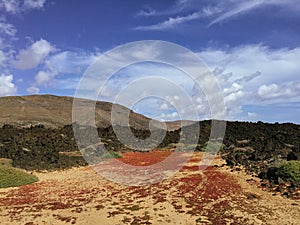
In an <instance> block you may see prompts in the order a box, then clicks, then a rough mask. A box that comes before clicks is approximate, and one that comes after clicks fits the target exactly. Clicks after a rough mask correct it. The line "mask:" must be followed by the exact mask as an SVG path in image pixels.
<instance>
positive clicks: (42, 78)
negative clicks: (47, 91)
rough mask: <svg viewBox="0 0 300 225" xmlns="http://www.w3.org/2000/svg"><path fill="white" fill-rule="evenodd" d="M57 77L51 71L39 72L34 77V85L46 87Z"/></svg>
mask: <svg viewBox="0 0 300 225" xmlns="http://www.w3.org/2000/svg"><path fill="white" fill-rule="evenodd" d="M55 75H57V73H56V72H53V71H39V72H38V73H37V75H36V76H35V81H36V85H46V84H48V83H49V82H50V81H52V79H53V78H54V77H55Z"/></svg>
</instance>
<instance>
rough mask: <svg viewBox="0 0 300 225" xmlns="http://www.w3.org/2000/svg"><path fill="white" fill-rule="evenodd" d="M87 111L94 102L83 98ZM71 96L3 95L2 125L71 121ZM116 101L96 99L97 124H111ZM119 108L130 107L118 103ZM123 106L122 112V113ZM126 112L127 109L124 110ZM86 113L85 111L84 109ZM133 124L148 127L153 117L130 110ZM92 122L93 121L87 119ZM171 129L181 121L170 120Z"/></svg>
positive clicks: (54, 125) (0, 102)
mask: <svg viewBox="0 0 300 225" xmlns="http://www.w3.org/2000/svg"><path fill="white" fill-rule="evenodd" d="M81 103H82V104H81V105H82V107H81V108H80V109H79V110H80V111H81V112H84V110H85V107H86V104H94V102H93V101H91V100H84V99H82V101H81ZM72 106H73V98H72V97H61V96H54V95H30V96H9V97H0V126H2V125H4V124H10V125H14V126H18V127H27V126H31V125H38V124H43V125H44V126H45V127H49V128H58V127H63V126H65V125H69V124H71V123H72ZM112 106H113V104H112V103H109V102H103V101H97V103H96V107H95V108H96V110H95V115H96V116H95V119H96V125H97V126H98V127H103V128H105V127H109V126H110V125H111V109H112ZM117 106H118V107H119V109H127V108H125V107H124V106H120V105H117ZM122 113H123V112H122V110H121V113H120V115H119V116H123V115H122ZM123 114H124V113H123ZM83 115H84V113H83ZM129 118H130V120H129V121H130V125H131V126H132V127H134V128H136V129H148V127H149V122H150V121H151V120H152V119H150V118H148V117H146V116H143V115H141V114H138V113H135V112H133V111H130V117H129ZM152 122H153V124H154V125H155V126H156V127H161V122H159V121H155V120H153V121H152ZM85 123H86V124H90V121H85ZM167 126H168V129H170V130H174V129H178V128H179V127H180V126H181V123H180V122H179V121H176V122H168V123H167Z"/></svg>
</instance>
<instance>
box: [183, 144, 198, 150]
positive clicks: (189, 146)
mask: <svg viewBox="0 0 300 225" xmlns="http://www.w3.org/2000/svg"><path fill="white" fill-rule="evenodd" d="M196 148H197V144H189V145H188V146H186V150H187V151H195V150H196Z"/></svg>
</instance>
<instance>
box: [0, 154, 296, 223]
mask: <svg viewBox="0 0 300 225" xmlns="http://www.w3.org/2000/svg"><path fill="white" fill-rule="evenodd" d="M145 154H147V153H145ZM156 154H157V155H155V154H154V155H151V157H152V158H154V157H156V158H157V157H158V156H159V154H161V153H159V152H157V153H156ZM135 157H138V155H134V154H130V153H129V154H128V155H126V154H125V156H124V158H123V161H125V162H127V163H128V162H130V161H131V160H132V159H134V158H135ZM151 157H150V158H151ZM201 157H202V153H197V154H195V155H194V156H193V158H192V159H191V160H190V161H189V162H188V163H187V164H186V165H185V166H184V167H183V168H182V169H181V170H180V171H179V172H178V173H176V174H175V175H174V176H172V177H171V178H169V179H166V180H164V181H162V182H160V183H157V184H153V185H148V186H142V187H130V186H125V185H121V184H117V183H114V182H112V181H109V180H107V179H105V178H103V177H101V176H100V175H99V174H98V173H96V172H95V170H97V168H106V170H107V169H109V168H110V172H111V173H112V174H113V173H114V164H113V163H110V161H107V162H104V163H103V164H102V165H98V166H97V167H96V169H95V170H93V168H91V167H81V168H73V169H69V170H65V171H56V172H50V173H35V174H36V175H37V176H38V177H39V179H40V181H39V182H38V183H35V184H31V185H26V186H23V187H18V188H8V189H2V190H0V218H1V222H0V223H1V224H3V225H5V224H12V225H14V224H16V225H19V224H21V225H34V224H38V225H40V224H49V225H50V224H53V225H54V224H84V225H90V224H91V225H92V224H101V225H102V224H103V225H110V224H111V225H118V224H119V225H122V224H132V225H135V224H136V225H137V224H183V225H189V224H190V225H192V224H216V225H219V224H220V225H221V224H222V225H223V224H282V225H284V224H295V225H297V224H300V200H291V199H287V198H284V197H282V196H279V195H274V194H273V193H271V192H268V191H266V190H263V189H262V188H261V187H260V182H259V180H258V179H257V178H255V177H252V176H250V175H247V174H246V173H245V172H244V171H239V172H231V171H230V168H228V167H226V166H224V165H223V164H224V161H223V160H221V159H220V158H217V159H215V161H214V165H218V166H217V167H214V166H210V167H208V168H207V169H206V170H204V171H200V170H199V167H198V164H199V160H200V159H201ZM150 158H148V159H150ZM127 159H128V160H127ZM145 159H147V157H145ZM126 160H127V161H126ZM133 161H134V160H133ZM138 162H139V163H140V165H147V163H148V162H146V161H145V162H143V160H142V159H141V158H139V159H138ZM133 164H134V163H133ZM222 165H223V166H222ZM124 179H130V177H129V176H126V177H125V176H124Z"/></svg>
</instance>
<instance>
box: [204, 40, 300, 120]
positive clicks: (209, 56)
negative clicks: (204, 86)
mask: <svg viewBox="0 0 300 225" xmlns="http://www.w3.org/2000/svg"><path fill="white" fill-rule="evenodd" d="M198 55H199V56H200V57H201V58H202V59H203V60H204V61H205V62H206V63H207V64H208V65H209V66H210V67H211V68H215V69H213V71H214V73H215V75H216V76H217V78H218V81H219V83H220V85H221V87H222V88H223V95H224V100H225V104H226V107H227V112H228V115H231V116H230V117H231V118H229V119H234V118H238V117H239V116H240V115H241V113H242V112H243V107H244V106H245V105H249V104H251V105H263V104H266V103H276V104H279V103H283V102H293V101H299V100H300V99H299V97H298V96H300V91H299V90H300V89H299V88H297V87H298V86H297V85H299V83H300V78H299V71H300V65H299V63H298V58H299V57H300V48H293V49H287V48H283V49H270V48H268V47H267V46H263V45H245V46H239V47H236V48H232V49H227V50H222V49H210V48H209V49H206V50H204V51H202V52H199V53H198ZM255 71H256V72H255ZM248 117H249V118H250V117H252V116H250V115H248Z"/></svg>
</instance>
